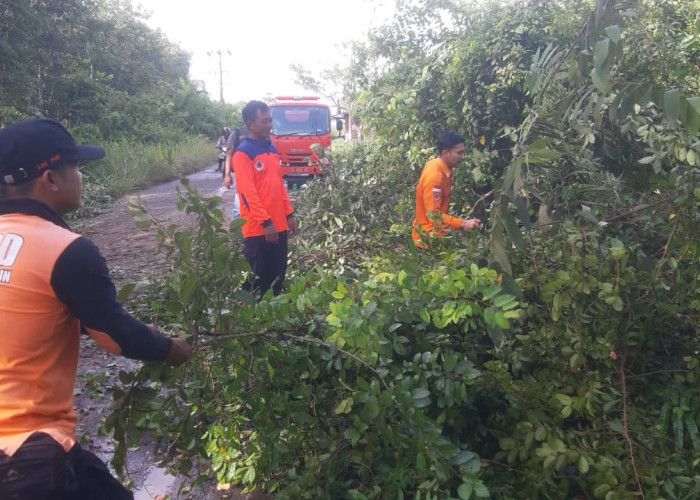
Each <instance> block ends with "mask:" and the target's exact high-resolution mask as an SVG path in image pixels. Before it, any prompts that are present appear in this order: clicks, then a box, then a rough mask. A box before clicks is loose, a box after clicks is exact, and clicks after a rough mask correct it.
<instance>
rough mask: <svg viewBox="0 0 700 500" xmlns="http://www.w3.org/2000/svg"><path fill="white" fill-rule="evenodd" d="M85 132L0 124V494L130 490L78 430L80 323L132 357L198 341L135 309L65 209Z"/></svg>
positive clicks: (99, 494) (169, 358)
mask: <svg viewBox="0 0 700 500" xmlns="http://www.w3.org/2000/svg"><path fill="white" fill-rule="evenodd" d="M103 156H104V150H103V149H102V148H99V147H96V146H83V145H81V144H76V143H75V141H74V140H73V137H71V135H70V134H69V133H68V131H67V130H66V129H65V128H63V126H62V125H61V124H59V123H58V122H55V121H53V120H27V121H23V122H18V123H14V124H12V125H8V126H7V127H5V128H3V129H2V130H0V193H1V195H2V199H0V345H1V346H2V347H0V498H2V499H20V500H24V499H26V500H30V499H31V500H39V499H43V500H46V499H71V500H87V499H91V500H92V499H94V500H114V499H118V500H122V499H125V500H126V499H132V498H133V495H132V494H131V493H130V492H129V491H128V490H126V489H125V488H124V487H123V486H122V485H121V484H120V483H119V482H118V481H117V480H116V479H115V478H113V477H112V476H111V474H110V472H109V470H108V469H107V466H106V465H105V464H104V463H103V462H102V461H101V460H100V459H99V458H98V457H97V456H96V455H94V454H93V453H91V452H89V451H87V450H84V449H82V448H81V447H80V444H79V443H78V442H77V441H76V436H75V432H76V424H77V415H76V412H75V410H74V409H73V385H74V383H75V376H76V372H77V367H78V350H79V345H80V334H81V332H83V333H88V334H89V335H90V336H91V337H93V338H94V339H95V341H96V342H97V343H98V345H99V346H100V347H102V348H103V349H105V350H107V351H109V352H112V353H114V354H121V355H123V356H126V357H129V358H132V359H141V360H149V361H165V362H166V363H168V364H170V365H179V364H180V363H184V362H185V361H186V360H187V359H188V358H189V356H190V351H191V350H190V346H189V345H188V344H187V343H186V342H185V341H184V340H182V339H179V338H175V339H169V338H167V337H165V336H163V335H161V334H160V333H158V330H157V329H156V328H155V327H154V326H149V325H146V324H144V323H141V322H140V321H137V320H136V319H135V318H134V317H132V316H131V315H130V314H129V313H128V312H127V311H126V310H125V309H124V307H123V306H122V305H121V304H120V303H119V302H118V300H117V292H116V290H115V288H114V284H113V283H112V281H111V279H110V277H109V270H108V269H107V264H106V262H105V260H104V258H103V257H102V255H101V254H100V251H99V250H98V249H97V247H96V246H95V244H94V243H92V242H91V241H90V240H88V239H86V238H83V237H82V236H80V235H79V234H76V233H74V232H72V231H71V230H70V229H69V228H68V226H67V225H66V223H65V222H64V220H63V216H64V215H66V214H67V213H68V212H71V211H73V210H75V209H77V208H78V207H79V206H80V197H81V190H82V175H81V173H80V170H79V168H78V162H79V161H84V160H97V159H99V158H102V157H103Z"/></svg>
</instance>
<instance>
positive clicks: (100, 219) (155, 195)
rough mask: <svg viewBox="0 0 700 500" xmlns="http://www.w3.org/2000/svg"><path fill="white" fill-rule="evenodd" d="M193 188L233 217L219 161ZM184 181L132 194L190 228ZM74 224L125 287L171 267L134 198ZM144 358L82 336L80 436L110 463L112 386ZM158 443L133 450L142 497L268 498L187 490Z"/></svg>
mask: <svg viewBox="0 0 700 500" xmlns="http://www.w3.org/2000/svg"><path fill="white" fill-rule="evenodd" d="M187 177H188V179H189V180H190V182H191V184H192V186H193V187H195V188H196V189H197V190H199V191H200V192H201V193H202V194H203V195H204V196H221V197H222V198H223V200H224V203H225V205H226V216H227V217H230V215H231V209H232V207H233V198H234V191H232V190H231V191H230V190H227V189H226V188H224V187H223V184H222V179H221V174H220V173H217V172H216V166H215V165H210V166H207V167H206V168H204V169H203V170H201V171H199V172H196V173H194V174H191V175H189V176H187ZM179 185H180V181H179V180H175V181H171V182H168V183H165V184H159V185H157V186H153V187H151V188H149V189H146V190H143V191H141V192H140V193H139V194H137V195H132V197H136V196H138V197H140V200H141V202H142V203H144V204H145V205H146V206H147V208H148V210H149V212H150V213H151V214H152V215H153V216H154V218H155V219H156V220H158V221H160V222H162V223H164V224H166V225H169V224H176V225H177V226H178V227H186V226H188V225H190V224H192V221H193V220H194V219H192V218H190V216H188V215H186V214H185V213H183V212H180V211H179V210H178V209H177V200H178V196H177V192H176V188H177V186H179ZM72 226H73V229H74V230H76V231H77V232H79V233H81V234H82V235H84V236H85V237H87V238H89V239H91V240H92V241H94V242H95V244H96V245H97V246H98V247H99V248H100V251H101V252H102V255H103V256H104V257H105V259H106V260H107V265H108V266H109V268H110V272H111V274H112V279H113V280H114V283H115V285H116V287H117V290H119V289H120V288H121V287H122V286H124V285H126V284H128V283H138V282H142V281H148V282H155V281H156V280H159V279H161V278H162V277H163V276H164V275H165V273H167V272H168V269H169V266H168V262H166V259H165V254H164V253H163V252H159V251H158V248H157V241H156V234H155V231H154V230H152V231H144V230H141V229H139V228H137V226H136V223H135V221H134V219H133V218H132V217H131V215H130V214H129V209H128V198H122V199H120V200H117V201H116V202H113V203H111V204H110V205H109V206H107V207H105V209H104V210H103V211H102V212H101V213H100V214H99V215H97V216H95V217H91V218H89V219H85V220H81V221H79V222H77V223H74V224H72ZM137 366H138V362H136V361H132V360H129V359H126V358H122V357H118V356H113V355H111V354H108V353H106V352H104V351H102V350H101V349H100V348H99V347H97V345H96V344H95V343H94V342H93V341H92V340H91V339H90V338H89V337H83V338H82V340H81V353H80V360H79V364H78V377H77V381H76V387H75V406H76V410H77V413H78V431H77V436H78V439H80V440H81V443H82V446H83V447H85V448H87V449H89V450H90V451H92V452H93V453H95V454H97V455H98V456H99V457H100V458H102V460H104V461H105V463H107V464H109V461H110V460H111V458H112V454H113V452H114V442H113V441H112V439H111V438H110V437H109V436H103V435H100V433H99V428H100V426H101V425H102V423H103V421H104V419H105V417H106V415H108V414H109V404H110V402H111V400H112V394H111V390H110V388H111V387H113V386H114V385H116V384H118V383H119V381H118V378H117V376H118V374H119V371H120V370H133V369H134V368H135V367H137ZM156 453H157V446H156V443H154V442H153V441H152V440H149V439H148V438H147V437H146V438H145V439H144V440H143V441H142V443H141V446H140V447H139V448H138V449H137V450H130V451H129V452H128V455H127V469H128V471H129V479H130V481H131V488H132V490H133V491H134V494H135V499H136V500H148V499H163V498H167V496H166V495H169V498H171V499H185V498H188V499H204V500H210V499H211V500H213V499H220V498H228V499H241V500H242V499H250V500H253V499H256V500H257V499H263V498H270V497H268V496H263V495H256V494H252V495H243V494H241V493H240V492H237V491H229V492H227V493H219V492H217V491H216V488H215V485H213V484H212V485H209V486H208V487H204V488H200V489H198V490H192V491H191V492H189V493H186V494H184V493H183V494H179V493H178V491H179V490H180V487H181V486H183V485H187V479H186V478H174V477H172V476H169V475H168V474H166V473H165V471H164V470H162V469H160V468H157V467H155V466H154V465H153V464H154V462H156V461H157V456H156Z"/></svg>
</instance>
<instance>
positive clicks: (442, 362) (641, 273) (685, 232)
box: [107, 0, 700, 499]
mask: <svg viewBox="0 0 700 500" xmlns="http://www.w3.org/2000/svg"><path fill="white" fill-rule="evenodd" d="M698 7H699V5H698V2H697V1H696V0H675V1H667V2H652V1H648V0H638V1H617V2H616V1H612V0H600V1H598V2H592V1H590V2H589V1H583V0H580V1H577V0H570V1H563V0H562V1H560V2H557V1H548V2H544V1H531V2H515V1H513V2H499V1H493V2H488V3H485V5H483V6H474V5H471V4H470V5H468V6H467V5H462V4H455V3H452V2H442V1H437V0H436V1H429V2H410V1H409V2H401V4H400V10H399V12H398V13H397V16H396V17H395V19H394V20H393V21H392V23H391V24H390V25H387V26H385V27H383V28H381V29H380V30H379V31H377V33H376V36H374V37H372V38H371V39H370V40H369V42H368V43H366V44H364V45H358V46H357V48H356V59H355V60H356V63H357V64H358V66H356V67H355V68H354V69H355V79H354V80H353V81H352V82H351V85H350V87H351V88H353V89H360V90H362V89H364V92H359V93H356V94H354V95H349V96H348V98H349V99H350V98H352V99H354V100H355V102H356V104H357V106H358V107H360V108H363V109H364V113H365V115H364V119H365V120H367V121H368V122H369V123H371V125H372V127H373V129H374V131H375V133H376V135H377V137H378V140H377V142H376V143H374V144H371V145H360V146H356V147H347V148H335V150H334V170H333V172H332V174H330V175H329V176H328V177H327V178H326V179H323V180H320V181H315V182H313V183H310V184H309V185H308V187H307V188H306V189H303V190H302V194H301V196H300V198H299V202H298V204H297V213H298V218H299V220H300V230H301V235H300V237H299V239H298V241H297V242H296V243H294V244H293V245H292V249H291V255H292V267H291V269H290V279H289V283H288V284H287V293H285V294H282V295H280V296H279V297H277V298H273V297H271V296H267V297H266V298H265V299H264V300H262V301H260V302H255V301H254V300H253V299H252V297H250V296H248V295H247V294H246V293H244V292H242V291H241V290H240V283H241V282H242V279H243V276H244V273H245V271H246V269H247V265H246V263H245V261H244V260H243V259H242V256H241V254H240V246H241V241H240V233H239V231H238V230H237V229H238V227H239V224H240V222H236V223H233V224H232V225H231V226H230V227H229V226H228V225H227V224H226V223H225V222H224V215H223V214H222V213H221V211H220V204H221V202H220V200H218V199H216V198H214V199H202V198H201V197H200V196H199V195H198V194H197V193H196V192H194V191H192V190H190V189H189V188H188V186H187V185H186V184H185V186H184V188H185V191H184V192H183V195H182V201H181V206H182V208H183V209H185V210H188V211H189V212H192V213H195V214H197V216H198V225H197V226H196V227H194V228H192V229H190V230H181V231H176V230H175V229H174V228H164V227H161V228H160V229H159V233H160V235H161V238H162V241H163V243H164V245H165V247H166V248H167V249H168V250H169V251H171V252H172V256H173V259H174V272H173V276H172V278H171V279H170V281H169V282H168V283H167V285H166V287H165V288H164V289H163V290H161V292H160V295H159V297H158V300H155V301H154V303H153V305H154V306H155V307H156V309H157V313H158V314H159V317H160V319H161V321H163V320H170V321H171V323H172V324H173V325H174V327H173V332H174V333H177V334H180V335H185V336H188V338H190V339H191V340H192V341H193V342H194V343H195V344H196V346H197V349H198V354H197V356H196V358H195V359H194V360H193V362H191V363H190V364H189V365H188V366H187V367H185V368H180V369H177V370H171V369H166V368H163V367H162V366H160V365H153V366H146V367H145V368H144V369H143V370H141V371H140V373H138V374H136V375H135V376H133V377H130V376H128V375H126V374H125V375H123V380H124V382H125V383H127V387H128V388H127V389H124V390H123V391H122V392H120V393H119V394H118V396H119V402H120V403H121V404H120V405H119V406H118V407H117V409H116V411H115V413H114V414H113V415H112V416H111V417H110V420H109V421H108V425H107V427H108V428H109V429H111V430H113V431H114V432H115V435H116V436H117V437H118V438H119V440H120V446H121V448H120V450H119V451H121V452H124V451H125V449H126V447H127V446H128V445H129V444H130V443H131V442H134V441H138V438H139V435H140V434H139V433H141V432H144V431H145V430H150V431H152V432H154V433H156V434H157V435H159V436H162V437H163V438H165V440H166V441H165V442H166V445H167V448H166V449H167V450H168V452H169V454H168V456H167V458H168V459H169V460H170V462H171V463H172V464H173V465H176V466H178V467H180V468H181V469H182V470H186V469H187V467H188V464H189V462H190V460H191V459H192V458H193V457H203V458H206V459H208V460H210V463H211V469H212V474H215V475H216V477H217V479H218V480H219V481H220V482H221V483H233V482H242V483H244V484H246V485H250V486H257V485H260V486H263V487H264V488H266V489H269V490H272V491H275V492H277V493H278V495H279V497H280V498H314V499H315V498H357V499H360V498H387V499H389V498H391V499H393V498H405V497H410V498H472V497H486V496H492V497H495V498H572V497H578V498H605V499H618V498H636V497H642V498H647V497H648V498H697V497H698V496H699V495H700V470H699V469H698V467H699V466H700V435H699V434H698V422H699V421H700V395H699V394H698V391H697V384H698V381H699V380H700V363H699V362H698V357H697V356H698V352H700V339H699V338H698V333H699V326H700V325H699V319H700V296H699V295H698V291H697V289H698V286H697V282H698V276H700V248H699V245H698V239H697V238H698V224H699V222H698V221H700V188H698V187H697V186H698V176H699V175H700V170H699V167H700V139H699V137H698V128H699V127H700V97H698V94H699V93H700V71H698V68H700V17H699V16H700V8H698ZM367 68H371V70H369V69H367ZM351 70H352V68H351ZM446 129H453V130H456V131H458V132H461V133H462V134H463V135H465V137H467V138H468V141H469V143H470V144H469V146H470V148H471V150H472V154H471V155H470V156H469V157H468V159H467V160H466V161H465V163H466V164H465V165H464V166H462V167H460V168H459V169H458V170H457V171H456V177H457V179H456V188H455V189H454V191H453V201H454V207H453V213H455V214H457V215H459V214H461V215H466V214H467V213H468V212H469V211H470V210H473V209H475V210H476V212H477V213H479V214H480V216H481V218H482V219H483V220H485V221H487V229H486V230H485V231H484V232H483V233H472V234H469V235H463V234H455V235H453V236H452V237H450V238H447V239H446V240H445V241H444V244H443V245H442V246H441V247H440V248H436V249H433V250H430V251H427V252H417V251H416V250H415V249H414V248H413V246H412V243H411V241H410V235H409V224H410V221H411V219H412V215H413V214H412V206H413V196H414V192H413V189H414V186H415V181H416V180H417V175H418V172H419V168H420V166H421V165H422V164H423V162H424V161H425V160H426V159H427V158H429V157H430V156H431V155H434V154H435V151H434V150H433V149H432V145H433V144H434V142H435V139H436V137H437V135H439V133H440V132H441V131H443V130H446ZM491 190H493V196H492V197H487V198H484V199H480V200H479V201H478V202H477V199H478V194H475V193H485V192H487V191H491ZM138 218H139V220H140V221H141V222H143V223H144V224H146V223H150V221H149V219H148V218H147V216H145V215H143V214H140V215H139V216H138ZM127 291H128V290H127ZM156 381H164V382H170V383H176V384H177V387H178V389H177V390H176V391H172V392H167V393H164V392H162V391H161V390H160V386H159V385H158V384H157V383H155V382H156ZM119 460H123V455H121V454H119V455H118V460H117V461H116V462H115V463H116V465H120V461H119Z"/></svg>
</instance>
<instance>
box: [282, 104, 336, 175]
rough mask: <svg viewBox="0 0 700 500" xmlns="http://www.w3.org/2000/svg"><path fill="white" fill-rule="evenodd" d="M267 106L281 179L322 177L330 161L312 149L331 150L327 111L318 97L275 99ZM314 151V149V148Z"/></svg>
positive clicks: (328, 110) (329, 123) (329, 118)
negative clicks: (280, 165)
mask: <svg viewBox="0 0 700 500" xmlns="http://www.w3.org/2000/svg"><path fill="white" fill-rule="evenodd" d="M276 99H277V100H276V101H275V102H274V103H272V104H270V114H271V115H272V132H271V133H270V138H271V139H272V143H273V144H274V145H275V148H276V149H277V152H278V153H279V155H280V162H281V164H282V175H284V176H285V178H292V177H299V178H302V177H309V176H313V175H320V174H323V173H324V172H325V171H326V170H327V169H328V168H329V167H330V166H331V162H330V160H329V159H328V158H327V157H326V156H325V155H321V157H319V155H318V153H317V152H316V151H314V149H313V148H312V146H314V145H319V146H320V147H321V148H323V150H324V151H329V150H330V147H331V110H330V108H329V107H328V106H327V105H325V104H322V103H320V102H318V101H319V98H318V97H307V96H304V97H294V96H279V97H276ZM314 147H315V146H314Z"/></svg>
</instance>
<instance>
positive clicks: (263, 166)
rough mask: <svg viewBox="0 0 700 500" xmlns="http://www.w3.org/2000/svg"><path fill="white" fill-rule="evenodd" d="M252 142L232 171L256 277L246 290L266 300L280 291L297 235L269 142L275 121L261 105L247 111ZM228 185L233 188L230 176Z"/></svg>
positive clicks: (243, 147)
mask: <svg viewBox="0 0 700 500" xmlns="http://www.w3.org/2000/svg"><path fill="white" fill-rule="evenodd" d="M242 114H243V122H244V123H245V125H246V127H247V128H248V137H246V138H245V139H243V141H242V142H241V144H240V145H239V146H238V148H237V149H236V151H235V152H234V154H233V158H232V161H231V163H232V166H233V171H234V174H235V176H236V189H237V190H238V196H239V198H240V210H241V218H242V219H245V220H246V223H245V225H244V226H243V228H242V229H243V255H244V257H245V258H246V260H247V261H248V264H250V268H251V270H252V272H253V276H252V279H251V280H248V281H247V282H246V283H245V284H244V286H243V287H244V289H245V290H248V291H251V292H253V293H257V294H260V295H263V294H264V293H265V292H266V291H267V290H268V289H270V288H272V291H273V293H274V294H275V295H279V294H280V292H281V291H282V285H283V283H284V277H285V274H286V272H287V239H288V237H294V236H295V235H296V233H297V224H296V221H295V220H294V210H293V209H292V207H291V205H290V203H289V195H288V194H287V189H286V187H285V185H284V180H283V178H282V170H281V169H280V159H279V155H278V154H277V150H276V149H275V147H274V146H273V145H272V143H271V142H270V131H271V130H272V116H271V115H270V108H269V107H268V105H267V104H265V103H264V102H262V101H250V102H249V103H248V104H246V105H245V107H244V108H243V113H242ZM224 184H225V185H226V187H227V188H230V187H231V185H232V184H233V179H232V178H231V173H230V172H227V174H225V175H224Z"/></svg>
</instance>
